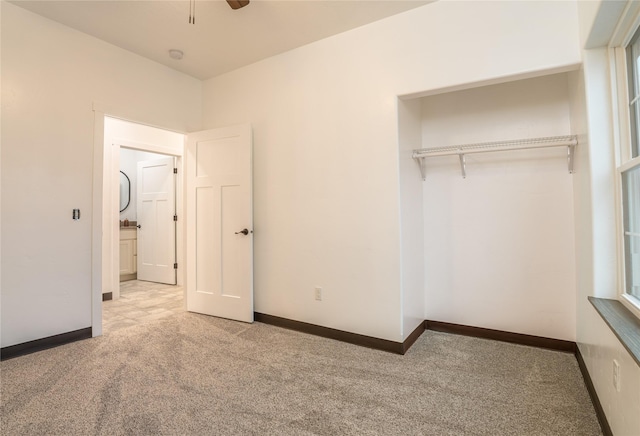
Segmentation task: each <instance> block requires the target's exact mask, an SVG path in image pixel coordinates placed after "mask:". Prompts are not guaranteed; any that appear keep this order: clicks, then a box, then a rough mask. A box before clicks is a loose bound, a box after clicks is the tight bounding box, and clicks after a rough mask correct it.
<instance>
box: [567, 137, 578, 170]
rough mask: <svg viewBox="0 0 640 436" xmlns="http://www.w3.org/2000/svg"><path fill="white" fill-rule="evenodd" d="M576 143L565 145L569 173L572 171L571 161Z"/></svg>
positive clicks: (573, 159)
mask: <svg viewBox="0 0 640 436" xmlns="http://www.w3.org/2000/svg"><path fill="white" fill-rule="evenodd" d="M575 152H576V144H570V145H569V146H568V147H567V161H568V165H569V174H573V173H574V169H573V163H574V161H575Z"/></svg>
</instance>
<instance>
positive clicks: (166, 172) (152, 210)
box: [136, 157, 176, 285]
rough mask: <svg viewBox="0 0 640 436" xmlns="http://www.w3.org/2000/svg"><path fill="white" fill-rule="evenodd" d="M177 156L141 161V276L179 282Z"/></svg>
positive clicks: (173, 282)
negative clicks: (177, 265) (176, 205)
mask: <svg viewBox="0 0 640 436" xmlns="http://www.w3.org/2000/svg"><path fill="white" fill-rule="evenodd" d="M174 160H175V159H174V158H173V157H167V158H161V159H155V160H149V161H142V162H138V174H137V175H138V180H137V189H136V194H137V200H136V207H137V215H138V225H139V226H140V227H138V260H137V262H138V280H146V281H149V282H158V283H167V284H170V285H175V284H176V270H175V268H174V263H175V261H176V225H175V221H174V218H173V217H174V215H175V210H176V208H175V176H174V172H173V168H174Z"/></svg>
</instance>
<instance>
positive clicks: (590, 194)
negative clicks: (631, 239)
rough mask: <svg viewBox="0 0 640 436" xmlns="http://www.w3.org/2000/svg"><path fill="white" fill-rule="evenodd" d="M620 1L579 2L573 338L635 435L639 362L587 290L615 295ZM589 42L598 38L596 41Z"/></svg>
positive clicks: (574, 82)
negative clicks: (614, 45)
mask: <svg viewBox="0 0 640 436" xmlns="http://www.w3.org/2000/svg"><path fill="white" fill-rule="evenodd" d="M620 5H621V3H619V2H580V3H579V13H580V25H581V32H580V33H581V35H582V40H583V42H585V43H587V41H589V46H590V47H592V48H591V49H589V50H585V51H584V52H583V57H584V69H583V70H581V71H579V72H576V73H574V74H572V76H571V80H570V101H571V106H572V111H571V112H572V120H571V123H572V129H573V133H575V134H577V135H578V136H579V138H580V143H581V146H580V147H578V148H577V150H576V169H577V172H576V175H575V177H574V199H575V203H574V217H575V226H576V263H577V277H576V280H577V285H578V292H577V307H576V309H577V310H576V316H577V343H578V347H579V348H580V352H581V354H582V356H583V358H584V361H585V364H586V366H587V368H588V371H589V374H590V377H591V379H592V381H593V384H594V386H595V389H596V392H597V394H598V397H599V399H600V402H601V404H602V406H603V408H604V411H605V414H606V417H607V420H608V422H609V425H610V426H611V429H612V432H613V434H615V435H637V434H640V414H638V410H640V367H638V365H637V363H636V362H635V361H633V359H632V358H631V356H630V355H629V353H628V352H627V351H626V350H625V349H624V348H623V346H622V344H621V343H620V341H619V340H618V339H617V338H616V337H615V336H614V334H613V333H612V332H611V329H610V328H609V327H608V326H607V325H606V324H605V322H604V321H603V320H602V318H601V317H600V315H598V314H597V313H596V311H595V309H594V308H593V306H592V305H591V304H590V303H589V301H588V300H587V298H588V297H589V296H596V297H601V298H617V289H618V285H617V276H616V268H617V259H616V256H617V253H616V236H615V235H616V225H615V219H616V218H615V203H614V199H615V195H616V194H615V179H614V177H615V169H614V166H615V153H614V148H613V147H614V140H613V130H612V129H613V125H612V105H611V101H612V100H611V94H610V89H611V82H610V75H609V72H610V70H609V58H608V54H607V49H606V47H605V46H606V43H607V42H608V41H609V39H610V36H611V29H613V28H615V22H616V21H617V17H618V16H619V13H620V12H621V11H620ZM607 32H609V33H608V34H607ZM607 35H608V36H607ZM593 41H600V46H599V47H598V46H597V44H595V43H594V42H593ZM585 103H586V105H585ZM585 107H586V109H585ZM614 359H616V360H617V361H618V363H619V364H620V370H621V377H622V378H621V381H622V383H621V386H622V390H621V392H617V391H616V390H615V388H614V387H613V383H612V379H613V374H612V371H613V363H612V362H613V360H614Z"/></svg>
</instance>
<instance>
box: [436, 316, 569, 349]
mask: <svg viewBox="0 0 640 436" xmlns="http://www.w3.org/2000/svg"><path fill="white" fill-rule="evenodd" d="M425 327H426V329H427V330H434V331H437V332H443V333H454V334H456V335H464V336H473V337H476V338H484V339H493V340H494V341H502V342H510V343H513V344H520V345H529V346H531V347H538V348H547V349H550V350H556V351H565V352H567V353H575V352H576V349H577V347H576V343H575V342H571V341H564V340H562V339H552V338H543V337H541V336H531V335H525V334H522V333H511V332H505V331H501V330H492V329H486V328H482V327H472V326H467V325H461V324H451V323H448V322H441V321H431V320H427V321H425Z"/></svg>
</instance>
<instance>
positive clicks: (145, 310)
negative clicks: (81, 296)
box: [102, 280, 184, 334]
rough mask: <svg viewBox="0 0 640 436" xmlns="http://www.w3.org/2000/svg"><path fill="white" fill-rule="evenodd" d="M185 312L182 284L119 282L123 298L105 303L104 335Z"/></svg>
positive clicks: (103, 310) (103, 308) (103, 312)
mask: <svg viewBox="0 0 640 436" xmlns="http://www.w3.org/2000/svg"><path fill="white" fill-rule="evenodd" d="M181 312H184V295H183V289H182V287H180V286H172V285H165V284H163V283H153V282H143V281H140V280H129V281H126V282H121V283H120V298H119V299H118V300H109V301H103V302H102V329H103V332H104V334H108V333H110V332H114V331H116V330H120V329H123V328H127V327H131V326H134V325H138V324H143V323H145V322H148V321H151V320H154V319H159V318H164V317H166V316H171V315H173V314H176V313H181Z"/></svg>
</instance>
